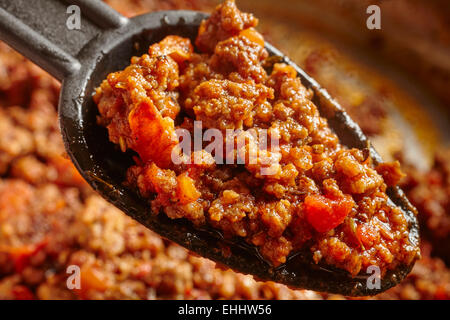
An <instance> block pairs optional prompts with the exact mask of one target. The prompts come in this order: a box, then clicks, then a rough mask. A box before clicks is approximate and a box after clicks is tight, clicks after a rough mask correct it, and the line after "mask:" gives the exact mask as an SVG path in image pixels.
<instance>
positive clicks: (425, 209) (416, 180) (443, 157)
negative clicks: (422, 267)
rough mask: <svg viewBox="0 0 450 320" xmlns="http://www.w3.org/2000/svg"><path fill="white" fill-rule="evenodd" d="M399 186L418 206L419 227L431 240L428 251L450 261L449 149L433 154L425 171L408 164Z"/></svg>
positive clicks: (448, 262)
mask: <svg viewBox="0 0 450 320" xmlns="http://www.w3.org/2000/svg"><path fill="white" fill-rule="evenodd" d="M402 187H403V188H404V189H405V192H406V193H407V195H408V197H409V199H410V200H411V202H412V203H413V204H414V205H415V206H416V207H417V209H419V210H420V213H421V214H420V215H419V222H420V226H421V230H422V232H423V235H424V236H425V237H426V238H427V239H428V240H429V241H430V242H431V243H432V244H433V251H432V253H433V254H435V255H438V256H439V257H441V258H442V259H444V261H445V262H446V263H447V264H450V246H449V243H450V200H449V199H450V149H442V150H441V151H439V152H438V153H437V154H436V156H435V160H434V164H433V166H432V168H431V169H430V170H429V172H420V171H417V170H416V169H414V168H411V167H410V168H408V170H407V177H406V179H404V181H403V182H402Z"/></svg>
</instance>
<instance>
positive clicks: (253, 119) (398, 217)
mask: <svg viewBox="0 0 450 320" xmlns="http://www.w3.org/2000/svg"><path fill="white" fill-rule="evenodd" d="M256 23H257V20H256V19H254V18H253V16H251V15H250V14H245V13H241V12H240V11H238V10H237V8H236V6H235V3H234V2H233V1H226V2H224V3H223V4H221V5H219V6H218V7H217V8H216V10H215V11H214V12H213V13H212V15H211V17H210V18H209V19H208V20H206V21H204V22H203V23H202V25H201V27H200V28H199V32H198V36H197V39H196V44H197V46H198V47H199V49H200V53H193V52H192V46H191V45H190V43H189V40H188V39H183V38H180V37H176V36H168V37H167V38H165V39H163V40H162V41H161V42H159V43H156V44H154V45H152V46H151V47H150V49H149V55H143V56H142V57H140V58H139V57H134V58H132V59H131V65H130V66H129V67H127V68H126V69H125V70H123V71H118V72H115V73H113V74H110V75H109V76H108V79H107V80H105V81H104V82H103V84H102V85H101V86H100V87H99V88H98V89H97V92H96V95H95V97H94V99H95V102H96V103H97V104H98V106H99V112H100V118H99V123H100V124H103V125H105V126H106V127H107V128H108V130H109V134H110V140H111V141H112V142H114V143H116V144H119V145H120V147H121V149H122V151H124V150H125V149H128V148H129V149H133V150H135V151H137V152H138V154H139V156H140V159H139V161H138V162H137V164H136V166H134V167H133V168H131V169H130V170H129V173H128V181H127V184H128V185H132V186H134V187H135V188H137V189H138V190H139V192H140V193H141V195H143V196H147V197H148V196H150V195H151V194H154V193H156V198H155V199H153V198H152V197H150V199H152V200H149V201H150V203H151V207H152V209H153V212H155V214H157V213H158V212H159V211H160V210H162V211H164V212H165V213H166V214H167V215H168V216H169V217H170V218H172V219H178V218H187V219H189V220H191V221H192V222H194V223H195V224H197V225H198V224H209V225H211V226H213V227H215V228H217V229H220V230H222V231H223V232H224V235H225V236H226V237H234V236H238V237H243V238H245V240H246V241H247V242H249V243H251V244H253V245H255V246H257V247H258V248H259V249H260V252H261V254H262V255H263V256H264V257H265V258H266V259H268V260H269V261H270V262H271V263H272V264H273V265H274V266H278V265H280V264H283V263H284V262H286V258H287V256H288V255H289V254H290V253H291V252H293V251H295V250H299V249H302V245H303V244H304V243H305V241H307V240H310V243H312V245H311V250H312V253H313V255H314V258H315V261H316V262H317V263H319V262H320V261H322V260H323V261H324V262H326V263H327V264H331V265H334V266H337V267H340V268H343V269H345V270H347V271H348V272H349V273H351V274H352V275H353V276H354V275H357V274H358V273H359V272H360V271H361V270H365V268H367V267H368V266H369V265H378V266H380V268H381V269H382V272H386V270H388V269H393V268H395V267H396V266H398V265H399V264H409V263H411V262H412V261H413V260H414V259H415V258H416V257H417V255H418V248H417V247H415V245H414V244H411V243H410V242H409V237H408V225H407V221H406V219H405V217H404V216H403V213H402V211H401V210H400V209H399V208H397V207H394V206H391V205H389V204H388V201H387V200H388V197H387V195H386V193H385V191H386V187H387V185H389V186H391V185H395V184H396V183H397V182H398V180H399V179H400V178H401V177H402V173H401V171H400V170H399V167H398V164H388V163H385V164H382V165H380V166H379V167H378V168H377V169H378V171H379V172H377V170H376V168H374V166H373V165H372V160H371V158H370V157H367V156H365V153H364V152H362V151H360V150H357V149H347V148H346V147H344V146H343V145H341V144H340V143H339V140H338V137H337V136H336V135H335V134H334V133H333V132H332V131H331V129H330V128H329V127H328V123H327V121H326V119H324V118H322V117H321V116H320V115H319V112H318V110H317V107H316V106H315V105H314V103H313V102H312V101H311V99H312V91H311V90H308V89H306V88H305V87H304V86H303V85H302V83H301V81H300V79H299V78H298V77H297V73H296V71H295V70H294V69H293V68H292V67H291V66H288V65H286V64H275V65H274V66H273V70H272V71H271V73H270V74H267V72H266V71H265V69H264V68H263V62H264V60H265V59H266V58H267V52H266V50H265V49H264V46H263V45H264V39H263V38H262V36H261V35H260V34H259V33H258V32H257V31H256V30H255V29H253V27H255V26H256ZM143 66H145V68H143ZM155 97H157V98H155ZM164 97H171V99H164ZM174 106H175V108H174ZM179 117H182V118H183V120H182V121H181V123H182V124H181V125H178V124H176V123H175V122H174V121H173V119H178V118H179ZM112 119H113V120H112ZM195 121H196V122H197V123H200V122H201V124H202V126H203V128H204V129H215V130H216V131H218V132H219V134H222V136H223V137H224V138H223V141H219V140H216V141H214V142H215V144H216V145H217V144H218V148H216V149H214V150H213V151H212V150H210V149H206V148H205V146H204V145H203V144H202V145H201V146H200V147H201V149H198V150H194V151H197V152H200V151H201V152H203V153H204V154H209V158H212V157H213V153H214V155H215V156H217V154H218V153H221V152H222V151H224V154H223V155H222V156H218V157H216V158H215V160H216V162H217V161H219V162H217V163H216V165H215V166H205V165H199V164H198V162H195V161H194V163H193V164H192V163H191V161H190V160H192V159H193V158H192V157H191V156H190V155H189V153H190V152H191V151H192V150H189V152H188V154H186V150H183V152H182V153H181V154H180V158H181V160H180V161H179V162H174V161H170V160H173V158H172V159H171V158H170V156H169V154H172V155H173V154H174V153H175V154H177V153H179V151H180V150H179V149H178V146H176V145H175V144H176V142H174V141H175V139H174V132H175V130H176V129H184V130H187V131H188V133H192V131H194V133H195V126H196V124H195ZM178 122H179V121H178ZM230 129H234V130H235V131H234V132H233V133H232V134H231V135H230V134H229V131H230ZM262 133H266V134H267V138H268V139H269V140H270V148H269V149H267V148H264V144H263V143H262V142H261V141H260V140H259V139H258V137H260V136H261V134H262ZM122 136H123V137H124V138H123V140H124V141H125V143H123V144H122V142H121V140H120V139H121V138H118V137H122ZM193 138H194V137H192V135H191V136H189V137H185V136H183V142H186V141H184V140H186V139H187V140H189V139H191V140H192V141H190V145H191V146H192V145H194V148H196V145H197V144H198V143H197V144H196V141H195V139H193ZM215 139H217V138H215ZM274 140H277V141H278V143H275V142H273V141H274ZM229 145H231V146H232V148H231V149H229V148H228V147H229ZM235 145H237V146H236V147H235ZM197 148H198V145H197ZM252 155H253V157H252ZM194 159H195V157H194ZM224 159H226V160H227V161H222V162H220V161H221V160H224ZM255 159H256V160H255ZM228 160H232V165H230V163H229V162H228ZM263 160H266V161H263ZM221 172H223V173H221ZM211 174H214V175H215V178H214V179H215V180H214V184H211ZM219 175H221V176H222V178H220V177H218V176H219ZM305 182H306V185H305ZM300 230H301V231H302V234H297V233H296V232H293V231H297V232H298V231H300Z"/></svg>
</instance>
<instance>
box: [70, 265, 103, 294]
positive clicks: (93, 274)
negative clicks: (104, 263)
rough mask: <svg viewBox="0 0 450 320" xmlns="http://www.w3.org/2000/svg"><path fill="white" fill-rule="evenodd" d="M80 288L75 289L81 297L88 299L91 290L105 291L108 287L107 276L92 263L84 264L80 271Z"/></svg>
mask: <svg viewBox="0 0 450 320" xmlns="http://www.w3.org/2000/svg"><path fill="white" fill-rule="evenodd" d="M80 276H81V279H80V286H81V288H80V289H74V291H75V293H77V294H78V296H79V297H80V298H81V299H87V298H88V297H89V296H88V293H89V291H91V290H93V291H105V290H106V289H108V285H109V284H108V282H107V278H106V276H105V275H104V274H103V273H102V271H101V270H99V269H97V268H96V267H94V266H91V265H83V266H82V267H81V272H80Z"/></svg>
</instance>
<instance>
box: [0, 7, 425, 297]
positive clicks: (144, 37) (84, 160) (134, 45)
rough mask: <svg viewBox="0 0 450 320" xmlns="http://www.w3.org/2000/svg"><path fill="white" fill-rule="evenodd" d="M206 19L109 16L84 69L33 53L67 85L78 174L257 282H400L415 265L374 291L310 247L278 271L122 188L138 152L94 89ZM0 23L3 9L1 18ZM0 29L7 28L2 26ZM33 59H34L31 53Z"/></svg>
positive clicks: (350, 129) (325, 110) (323, 108)
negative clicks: (119, 135)
mask: <svg viewBox="0 0 450 320" xmlns="http://www.w3.org/2000/svg"><path fill="white" fill-rule="evenodd" d="M2 1H3V0H1V1H0V4H1V2H2ZM3 2H5V1H3ZM19 2H20V1H19ZM80 3H81V4H86V3H87V2H86V1H80ZM94 3H95V1H94ZM90 4H91V3H89V5H90ZM2 8H4V7H2ZM113 15H114V14H113ZM6 17H7V16H6ZM207 17H208V15H207V14H205V13H200V12H194V11H161V12H155V13H149V14H146V15H142V16H138V17H135V18H132V19H129V20H128V19H126V18H123V19H124V20H123V19H122V22H119V21H118V20H120V19H112V20H113V22H114V21H116V22H117V23H115V25H114V26H113V27H108V28H103V30H102V31H101V32H100V33H97V34H96V35H95V36H94V37H92V39H90V40H89V41H88V42H87V43H85V44H84V45H83V46H80V50H79V52H78V53H77V54H76V55H75V61H76V62H79V65H74V64H73V63H72V62H71V61H68V60H67V59H69V60H70V56H69V58H67V57H66V56H65V55H64V54H65V53H66V52H64V51H63V52H62V55H61V54H59V53H58V52H57V53H56V56H58V54H59V56H60V57H62V60H61V59H60V60H58V59H56V58H55V57H53V56H52V59H54V60H55V59H56V60H55V61H56V62H55V61H53V63H52V64H51V65H50V66H48V65H46V62H45V61H46V60H45V58H43V57H42V56H43V53H42V52H41V53H38V54H36V48H34V50H33V52H34V54H35V55H34V57H35V59H34V60H35V61H37V62H38V63H39V58H41V62H42V63H40V64H41V65H42V66H43V67H44V68H46V69H47V70H50V71H52V70H53V74H54V75H56V76H57V77H59V78H60V79H61V80H62V88H61V95H60V100H59V120H60V126H61V132H62V136H63V140H64V144H65V147H66V150H67V153H68V155H69V156H70V158H71V160H72V161H73V163H74V164H75V166H76V168H77V169H78V171H79V172H80V173H81V175H82V176H83V177H84V179H86V181H87V182H88V183H89V184H90V185H91V186H92V187H93V188H94V189H95V190H96V191H97V192H98V193H99V194H100V195H101V196H103V197H104V198H105V199H106V200H107V201H109V202H111V203H112V204H114V205H115V206H116V207H118V208H119V209H121V210H122V211H123V212H125V213H126V214H127V215H129V216H130V217H132V218H133V219H135V220H137V221H138V222H140V223H141V224H143V225H144V226H146V227H147V228H149V229H151V230H153V231H154V232H156V233H157V234H159V235H161V236H162V237H164V238H167V239H169V240H172V241H174V242H176V243H178V244H180V245H182V246H183V247H185V248H187V249H189V250H191V251H193V252H195V253H197V254H199V255H201V256H203V257H206V258H209V259H211V260H213V261H215V262H217V263H219V264H222V265H224V266H227V267H229V268H232V269H233V270H236V271H239V272H242V273H245V274H252V275H253V276H255V278H256V279H259V280H264V281H268V280H270V281H276V282H280V283H284V284H286V285H288V286H290V287H293V288H303V289H311V290H316V291H323V292H330V293H339V294H343V295H348V296H364V295H374V294H377V293H379V292H382V291H385V290H387V289H388V288H390V287H392V286H394V285H396V284H397V283H398V282H399V281H401V280H402V279H403V278H404V277H405V276H406V275H407V274H408V273H409V271H410V270H411V268H412V266H413V264H414V263H412V264H410V265H401V266H398V268H396V269H395V270H392V271H388V272H387V273H386V274H385V275H384V276H383V277H382V278H381V281H380V285H379V286H375V287H373V286H368V285H367V281H368V280H370V279H369V277H370V276H372V274H363V273H361V274H359V275H357V276H356V277H351V275H350V274H349V273H348V272H346V271H344V270H340V269H336V268H332V267H330V266H327V265H324V264H320V263H319V264H315V263H314V262H313V260H312V254H311V252H310V251H309V250H308V249H305V250H303V251H300V252H295V253H293V254H291V255H290V256H289V257H288V260H287V262H286V263H285V264H283V265H281V266H278V267H276V268H274V267H272V266H271V264H270V263H268V262H267V261H265V260H264V259H263V258H262V256H261V255H260V254H259V252H258V250H257V249H256V247H254V246H252V245H249V244H246V243H245V242H243V241H242V239H225V238H224V237H223V236H222V234H221V233H220V232H219V231H218V230H215V229H213V228H211V227H203V228H198V227H194V225H193V224H191V223H190V222H188V221H186V220H184V219H183V220H181V219H178V220H171V219H169V218H168V217H167V216H166V215H165V214H156V213H152V212H151V209H150V206H149V204H148V200H146V199H143V198H141V197H140V196H139V195H138V193H137V192H136V191H135V190H131V189H129V188H127V187H126V186H124V184H123V182H124V181H125V174H126V170H127V168H128V167H130V166H131V165H132V164H133V163H134V162H133V156H134V155H135V154H134V153H133V152H127V153H122V152H119V151H118V150H117V148H116V146H115V145H114V144H113V143H111V142H109V139H108V133H107V130H106V129H105V128H103V127H101V126H99V125H97V121H96V118H97V116H98V111H97V106H96V105H95V103H94V101H93V99H92V95H93V93H94V91H95V88H96V87H98V86H99V85H100V83H101V81H102V80H103V79H105V78H106V76H107V75H108V74H109V73H111V72H114V71H117V70H121V69H123V68H125V67H126V66H127V65H128V64H129V61H130V58H131V57H132V56H140V55H142V54H143V53H145V52H147V50H148V47H149V46H150V45H151V44H153V43H155V42H157V41H160V40H161V39H163V38H164V37H165V36H167V35H179V36H182V37H187V38H190V39H191V40H192V42H194V39H195V37H196V35H197V30H198V27H199V25H200V23H201V21H202V20H203V19H205V18H207ZM1 18H2V12H0V20H1ZM106 20H107V19H106ZM0 27H2V28H3V29H4V28H6V27H5V26H2V25H1V22H0ZM0 31H2V30H0ZM25 31H27V30H25ZM3 33H4V32H0V34H3ZM3 39H5V40H6V41H8V40H9V42H10V43H12V45H13V46H14V44H15V41H14V39H13V40H12V41H11V39H10V38H8V37H6V36H3ZM265 46H266V49H267V51H268V52H269V54H270V56H271V57H270V58H269V59H268V66H267V68H269V69H270V67H271V64H273V63H275V62H285V63H287V64H290V65H292V66H293V67H294V68H295V69H296V70H297V72H298V75H299V77H300V78H301V80H302V83H303V84H304V85H305V86H306V87H307V88H311V89H313V90H314V103H315V104H316V105H317V106H318V108H319V111H320V113H321V115H322V116H323V117H325V118H327V119H328V122H329V125H330V127H331V128H332V129H333V130H334V131H335V133H336V134H337V135H338V137H339V138H340V141H341V143H342V144H344V145H346V146H348V147H350V148H359V149H365V148H369V150H370V153H371V155H372V157H373V159H374V162H380V161H381V159H380V157H379V156H378V154H377V153H376V151H375V150H374V149H373V148H372V147H370V143H369V141H368V140H367V138H366V137H365V136H364V134H363V133H362V132H361V130H360V128H359V127H358V125H357V124H356V123H354V122H353V121H352V120H351V119H350V117H349V116H348V115H347V114H346V113H345V111H343V109H342V108H341V107H340V106H339V105H338V104H337V103H336V102H335V101H334V100H333V99H332V98H331V97H330V96H329V95H328V93H327V92H326V91H325V90H324V89H322V88H321V87H320V86H319V85H318V83H317V82H316V81H314V80H313V79H312V78H310V77H309V76H308V75H307V74H306V73H305V72H304V71H303V70H302V69H301V68H299V67H298V66H296V65H295V64H294V63H293V62H291V61H290V60H289V59H288V58H287V57H285V56H283V54H282V53H281V52H279V51H278V50H277V49H276V48H274V47H273V46H271V45H270V44H267V43H266V45H265ZM15 47H16V48H17V49H18V50H19V51H21V52H24V53H25V54H27V52H26V48H27V47H26V46H23V45H22V44H21V43H18V44H17V41H16V46H15ZM24 48H25V49H24ZM50 49H51V46H50ZM50 51H51V50H50ZM50 53H51V52H50ZM28 55H30V54H28ZM31 57H32V58H33V54H31ZM58 63H61V65H62V69H63V70H62V71H63V72H60V71H61V70H58V68H55V65H56V66H57V65H58ZM66 65H69V66H70V68H69V67H67V66H66ZM52 67H53V69H52ZM388 195H389V197H390V199H391V201H392V202H393V203H394V204H395V205H397V206H399V207H400V208H401V209H402V211H403V213H404V215H405V217H406V219H407V220H408V222H409V228H410V240H411V243H413V244H416V243H418V224H417V219H416V214H415V209H414V207H413V206H412V205H411V204H410V203H409V201H408V200H407V198H406V197H405V195H404V194H403V193H402V191H401V190H400V189H399V188H397V187H395V188H391V189H390V190H388ZM306 246H307V245H306Z"/></svg>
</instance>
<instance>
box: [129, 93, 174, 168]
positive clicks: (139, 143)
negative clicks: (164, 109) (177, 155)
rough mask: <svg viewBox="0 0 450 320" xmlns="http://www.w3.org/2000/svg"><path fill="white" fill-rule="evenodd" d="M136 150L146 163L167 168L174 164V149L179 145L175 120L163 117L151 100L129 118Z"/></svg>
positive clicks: (143, 103) (134, 110)
mask: <svg viewBox="0 0 450 320" xmlns="http://www.w3.org/2000/svg"><path fill="white" fill-rule="evenodd" d="M128 121H129V123H130V128H131V133H132V136H133V139H134V146H133V147H134V149H135V150H136V151H137V153H139V156H140V157H141V158H142V160H144V161H149V160H151V161H154V162H155V163H156V164H157V165H158V166H159V167H161V168H167V167H169V166H170V165H171V163H172V157H171V155H172V149H173V147H174V146H176V145H177V144H178V138H177V135H176V133H175V126H174V123H173V120H172V119H171V118H169V117H164V118H163V117H162V116H161V113H160V112H159V111H158V109H157V108H156V107H155V105H154V104H153V103H152V101H151V100H150V99H145V100H143V101H142V102H141V103H140V104H139V105H138V106H136V108H135V109H133V110H132V111H131V112H130V114H129V116H128Z"/></svg>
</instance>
